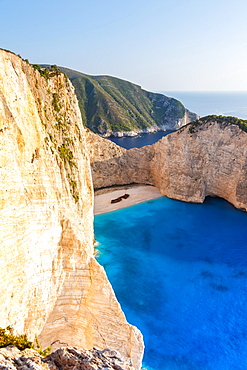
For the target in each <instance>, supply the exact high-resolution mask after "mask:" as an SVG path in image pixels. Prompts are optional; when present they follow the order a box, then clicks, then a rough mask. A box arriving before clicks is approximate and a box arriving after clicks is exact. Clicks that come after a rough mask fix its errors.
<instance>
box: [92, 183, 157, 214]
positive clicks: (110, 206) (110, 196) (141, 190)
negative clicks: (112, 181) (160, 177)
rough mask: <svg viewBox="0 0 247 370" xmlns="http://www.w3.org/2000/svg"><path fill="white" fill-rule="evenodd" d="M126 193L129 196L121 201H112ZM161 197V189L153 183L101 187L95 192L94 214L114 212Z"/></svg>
mask: <svg viewBox="0 0 247 370" xmlns="http://www.w3.org/2000/svg"><path fill="white" fill-rule="evenodd" d="M125 194H128V195H129V197H128V198H126V199H122V200H121V201H120V202H117V203H111V201H112V200H114V199H117V198H119V197H123V195H125ZM160 197H162V194H161V192H160V191H159V189H158V188H156V187H155V186H151V185H126V186H117V187H111V188H104V189H99V190H96V191H95V194H94V214H95V215H99V214H101V213H107V212H112V211H115V210H117V209H120V208H125V207H129V206H132V205H134V204H137V203H141V202H145V201H147V200H151V199H156V198H160Z"/></svg>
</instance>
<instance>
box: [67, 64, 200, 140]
mask: <svg viewBox="0 0 247 370" xmlns="http://www.w3.org/2000/svg"><path fill="white" fill-rule="evenodd" d="M60 69H61V70H62V71H63V72H64V73H66V74H67V75H68V77H69V79H70V80H71V82H72V84H73V85H74V87H75V92H76V95H77V98H78V102H79V107H80V110H81V114H82V119H83V122H84V123H85V124H86V126H87V127H88V128H90V129H91V130H92V131H94V132H96V133H101V134H103V133H105V132H106V131H107V130H112V131H132V130H138V129H140V130H144V129H147V128H150V127H152V126H155V125H157V126H163V125H168V126H169V127H174V128H176V124H177V122H178V120H180V119H181V118H183V117H184V114H185V108H184V106H183V105H182V104H181V103H180V102H179V101H178V100H176V99H173V98H169V97H167V96H165V95H162V94H156V93H152V92H147V91H145V90H143V89H142V88H141V87H140V86H138V85H135V84H133V83H131V82H128V81H124V80H121V79H119V78H115V77H110V76H88V75H85V74H83V73H80V72H76V71H73V70H69V69H66V68H61V67H60ZM195 118H196V116H195Z"/></svg>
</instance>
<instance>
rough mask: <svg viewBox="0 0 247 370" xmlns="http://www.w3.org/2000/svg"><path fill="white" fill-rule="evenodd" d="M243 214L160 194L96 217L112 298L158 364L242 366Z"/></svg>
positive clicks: (246, 354)
mask: <svg viewBox="0 0 247 370" xmlns="http://www.w3.org/2000/svg"><path fill="white" fill-rule="evenodd" d="M246 223H247V214H246V213H244V212H241V211H238V210H236V209H234V208H233V207H232V206H231V205H230V204H229V203H227V202H226V201H224V200H222V199H212V198H208V199H206V202H205V203H204V204H190V203H183V202H179V201H175V200H171V199H168V198H166V197H162V198H159V199H156V200H153V201H148V202H145V203H141V204H138V205H135V206H132V207H129V208H126V209H121V210H118V211H115V212H111V213H107V214H103V215H99V216H96V217H95V233H96V238H97V240H98V241H99V243H100V246H99V250H100V256H99V258H98V259H99V262H100V263H101V264H102V265H103V266H104V267H105V269H106V272H107V275H108V277H109V279H110V281H111V283H112V285H113V287H114V290H115V292H116V295H117V298H118V300H119V301H120V303H121V305H122V308H123V310H124V312H125V314H126V316H127V319H128V320H129V322H131V323H132V324H134V325H136V326H137V327H139V328H140V330H141V331H142V333H143V335H144V340H145V345H146V350H145V357H144V363H143V365H144V366H145V367H147V368H149V369H155V370H165V369H166V370H168V369H169V370H175V369H186V370H206V369H207V370H223V369H224V370H228V369H229V370H230V369H238V370H241V369H247V228H246Z"/></svg>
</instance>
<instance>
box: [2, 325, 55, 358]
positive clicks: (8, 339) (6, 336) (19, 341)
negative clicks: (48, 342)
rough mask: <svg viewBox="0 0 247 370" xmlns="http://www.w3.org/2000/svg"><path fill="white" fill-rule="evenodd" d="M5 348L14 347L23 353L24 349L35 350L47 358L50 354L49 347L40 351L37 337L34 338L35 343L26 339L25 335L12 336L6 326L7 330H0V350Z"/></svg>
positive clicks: (11, 330) (11, 332)
mask: <svg viewBox="0 0 247 370" xmlns="http://www.w3.org/2000/svg"><path fill="white" fill-rule="evenodd" d="M7 346H15V347H17V348H18V349H19V350H21V351H23V350H24V349H26V348H32V349H35V350H36V351H37V352H38V353H39V354H40V355H41V356H47V355H48V354H49V353H51V347H50V346H48V347H47V348H46V349H45V350H43V349H42V347H41V345H40V343H39V340H38V336H37V335H36V336H35V343H33V342H31V341H30V340H28V339H27V336H26V334H20V335H14V334H13V328H12V327H11V326H7V328H5V329H3V328H0V348H3V347H7Z"/></svg>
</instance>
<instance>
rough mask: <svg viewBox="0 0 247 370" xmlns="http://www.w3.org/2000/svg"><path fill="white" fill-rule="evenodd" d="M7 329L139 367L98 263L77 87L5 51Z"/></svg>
mask: <svg viewBox="0 0 247 370" xmlns="http://www.w3.org/2000/svg"><path fill="white" fill-rule="evenodd" d="M0 136H1V140H0V181H1V189H0V219H1V223H0V235H1V248H0V277H1V279H0V308H1V309H0V326H1V327H7V326H8V325H11V326H12V327H13V328H14V331H15V333H19V334H20V333H26V334H27V335H28V337H29V338H30V339H31V340H33V338H34V335H35V334H38V335H40V340H41V344H42V345H43V347H45V346H47V345H50V344H53V345H54V347H56V346H61V343H66V345H76V346H80V347H83V348H92V347H93V346H97V347H98V348H100V349H104V348H106V347H108V348H113V349H116V350H119V352H120V353H121V355H123V356H127V357H131V358H132V359H133V363H134V366H135V367H136V369H138V368H139V367H140V364H141V358H142V353H143V342H142V336H141V334H140V332H139V331H138V330H137V329H136V328H135V327H133V326H131V325H129V324H128V323H127V322H126V319H125V316H124V314H123V312H122V310H121V307H120V305H119V304H118V302H117V300H116V297H115V294H114V292H113V290H112V288H111V285H110V283H109V282H108V280H107V277H106V275H105V272H104V270H103V268H102V267H101V266H99V264H98V263H97V262H96V261H95V259H94V248H93V239H94V234H93V186H92V179H91V169H90V162H89V156H88V151H87V145H86V141H85V131H84V128H83V125H82V121H81V115H80V111H79V108H78V103H77V99H76V97H75V94H74V89H73V87H72V85H71V83H70V82H69V80H68V79H67V78H66V77H65V76H64V75H63V74H61V73H54V76H53V77H52V76H50V77H48V78H44V77H42V76H41V75H40V73H39V72H38V71H37V70H34V69H33V67H32V66H30V65H29V64H28V63H27V62H25V61H23V60H22V59H21V58H20V57H18V56H16V55H14V54H13V53H10V52H6V51H3V50H0Z"/></svg>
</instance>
